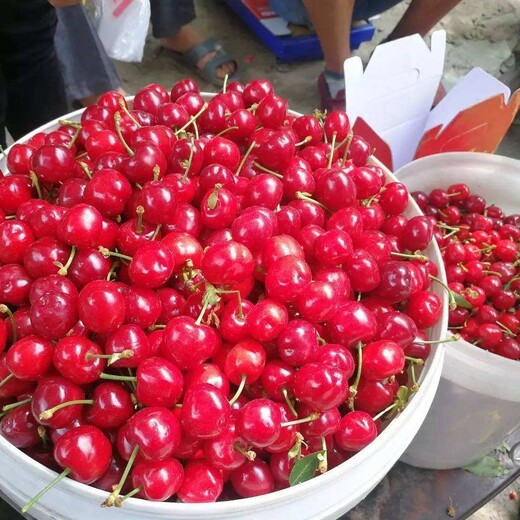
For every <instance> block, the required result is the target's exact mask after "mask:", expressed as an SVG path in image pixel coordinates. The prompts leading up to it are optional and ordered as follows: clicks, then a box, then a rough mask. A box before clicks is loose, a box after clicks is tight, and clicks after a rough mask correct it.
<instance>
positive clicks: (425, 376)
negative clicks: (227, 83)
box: [0, 92, 448, 518]
mask: <svg viewBox="0 0 520 520" xmlns="http://www.w3.org/2000/svg"><path fill="white" fill-rule="evenodd" d="M201 95H202V96H204V97H205V99H209V98H211V97H213V96H214V95H215V94H214V93H204V92H202V93H201ZM127 100H128V101H129V102H131V101H132V100H133V97H128V98H127ZM83 111H84V109H80V110H76V111H74V112H71V113H69V114H66V115H64V116H62V117H60V118H57V119H55V120H54V121H51V122H49V123H47V124H45V125H43V126H41V127H40V128H37V129H36V130H34V131H32V132H31V133H29V134H27V135H26V136H25V137H24V138H23V139H21V140H19V141H17V142H18V143H21V142H26V141H27V140H28V139H30V138H31V137H32V136H34V135H35V134H37V133H39V132H45V131H49V130H51V129H54V128H57V126H59V121H60V120H62V119H67V120H72V121H74V120H76V121H77V120H79V119H80V117H81V114H82V113H83ZM290 115H293V116H296V117H298V116H300V115H301V114H299V113H297V112H294V111H290ZM10 148H11V147H9V148H8V149H7V150H6V151H5V154H4V155H5V156H6V155H7V154H8V153H9V150H10ZM1 162H2V156H1V155H0V163H1ZM372 162H373V163H375V164H377V165H379V166H381V167H382V168H383V169H384V170H385V173H386V174H387V176H388V177H389V181H390V182H396V181H397V179H396V178H395V176H394V175H393V174H391V173H390V172H389V171H388V170H387V169H386V168H385V167H384V166H383V165H381V164H380V163H379V162H378V161H377V160H375V161H374V160H373V161H372ZM406 212H407V213H408V214H422V213H421V211H420V209H419V207H418V206H417V204H416V203H415V201H413V199H411V198H410V201H409V206H408V208H407V210H406ZM428 256H429V257H430V258H431V259H433V260H434V261H435V263H436V265H437V267H438V269H439V277H440V278H441V279H442V280H443V281H445V272H444V267H443V265H442V261H441V255H440V250H439V248H438V246H437V244H436V243H432V244H431V245H430V246H429V248H428ZM440 295H441V297H442V298H443V302H444V309H443V314H442V317H441V319H440V321H439V322H438V323H437V324H436V326H435V327H434V328H433V331H434V334H433V338H434V339H439V338H441V337H442V335H443V333H444V331H445V330H446V325H447V320H448V310H447V304H446V299H447V298H446V296H445V294H444V291H442V292H441V293H440ZM443 360H444V346H443V345H439V346H437V347H436V348H434V349H432V353H431V355H430V357H429V358H428V360H427V362H426V365H425V367H424V370H423V371H422V373H421V376H420V378H419V383H420V384H421V389H420V390H419V393H418V394H417V395H415V396H414V398H413V399H412V400H411V401H410V402H409V404H408V406H407V407H406V408H405V410H404V411H403V412H402V413H401V414H400V415H399V416H398V417H397V418H396V419H394V420H393V421H392V422H391V423H390V424H389V425H388V426H387V427H386V428H385V430H384V431H382V432H381V433H380V435H378V437H377V438H376V439H375V440H374V441H373V442H372V443H371V444H369V445H368V446H367V447H366V448H364V449H363V450H362V451H360V452H359V453H357V454H356V455H354V456H353V457H351V458H350V459H348V460H347V461H345V462H343V463H342V464H340V465H339V466H337V467H336V468H333V469H331V470H329V471H327V472H326V473H324V474H323V475H321V476H320V477H319V478H315V479H311V480H309V481H307V482H304V483H302V484H299V485H298V486H295V487H291V488H287V489H283V490H279V491H275V492H273V493H269V494H267V495H262V496H259V497H252V498H242V499H238V500H231V501H228V502H216V503H211V504H189V503H172V502H150V501H146V500H142V499H136V498H131V499H129V500H127V501H125V508H124V511H125V512H126V513H129V516H130V514H131V516H132V517H134V515H136V514H139V513H141V514H146V515H150V514H157V515H160V516H161V517H164V516H165V515H170V516H171V515H179V516H182V517H183V518H202V517H204V516H210V517H213V516H215V517H218V518H226V516H227V515H229V516H232V517H236V516H237V515H239V514H246V513H247V512H248V510H253V509H258V510H259V509H268V510H269V509H272V508H273V507H276V506H277V505H279V504H282V503H286V502H291V501H293V502H294V500H295V499H297V498H298V497H305V496H309V495H314V494H315V493H318V492H319V491H320V489H323V488H325V487H327V486H328V485H330V484H331V483H334V482H336V481H338V480H342V479H343V478H345V477H348V474H349V473H350V472H351V471H352V470H353V469H354V468H356V467H358V466H360V465H361V464H364V463H365V462H366V461H368V460H369V459H370V458H371V457H373V456H374V455H375V454H376V453H377V452H379V451H380V450H383V449H384V448H385V447H386V446H387V445H389V444H390V445H392V446H393V447H394V448H395V450H396V451H398V452H399V454H401V453H402V452H403V451H404V450H405V449H406V447H407V446H408V444H409V443H410V442H411V441H412V439H413V436H414V435H415V433H416V432H417V431H418V429H419V427H420V425H421V424H422V422H423V420H424V418H425V416H426V413H427V411H428V409H429V407H430V405H431V403H432V401H433V398H434V395H435V390H436V388H437V386H438V383H439V379H440V371H441V367H442V364H443ZM418 417H420V420H418V421H414V419H417V418H418ZM413 423H416V424H414V426H413V427H412V424H413ZM403 426H407V428H406V433H407V436H408V438H407V439H406V442H398V440H399V433H400V432H401V430H402V429H403ZM412 429H413V433H411V431H412ZM401 441H402V439H401ZM0 453H4V454H5V455H7V456H8V457H9V458H11V459H12V460H13V461H15V462H16V463H17V464H23V465H25V466H26V467H28V471H27V472H28V473H29V469H30V474H31V475H37V476H38V477H40V478H42V479H47V480H50V479H52V478H53V477H54V476H55V475H56V473H55V472H54V471H52V470H50V469H48V468H46V467H45V466H43V465H41V464H40V463H38V462H36V461H35V460H33V459H31V458H30V457H29V456H27V455H26V454H25V453H23V452H22V451H20V450H19V449H17V448H15V447H14V446H13V445H11V444H10V443H9V442H7V441H6V440H5V439H4V438H3V437H1V436H0ZM398 458H399V457H390V458H389V457H386V458H385V459H384V460H383V461H379V463H380V465H381V466H382V467H379V466H378V467H377V468H374V470H373V476H375V475H377V478H373V479H372V480H371V481H370V482H369V483H368V484H367V483H364V488H362V489H360V490H357V491H358V493H357V496H358V502H359V501H360V500H362V499H363V498H364V497H365V496H366V495H367V494H368V493H369V492H370V491H371V490H372V489H373V488H374V487H375V486H376V485H377V484H378V483H379V482H380V480H381V479H382V478H383V477H384V476H385V475H386V473H387V472H388V471H389V470H390V468H391V467H392V466H393V465H394V463H395V462H396V461H397V459H398ZM0 472H1V469H0ZM0 477H1V473H0ZM57 488H58V489H60V490H63V491H66V492H68V493H69V494H73V495H79V496H81V497H82V498H84V499H88V500H89V501H92V502H97V503H101V502H102V501H103V500H104V499H105V498H106V492H104V491H101V490H98V489H96V488H93V487H91V486H86V485H84V484H80V483H79V482H76V481H74V480H72V479H64V480H62V481H61V482H60V483H59V484H58V486H57ZM316 496H317V495H316ZM27 498H29V497H27ZM347 498H348V497H346V498H345V500H344V502H345V501H347ZM302 499H303V498H302ZM356 503H357V502H356ZM79 505H80V504H79ZM37 506H38V505H36V506H35V509H37V508H38V507H37ZM336 506H337V504H336ZM351 507H353V506H351ZM41 509H42V511H46V512H47V511H48V509H47V508H46V507H45V506H42V507H41ZM333 509H334V510H337V507H335V508H328V509H327V510H325V508H324V509H323V511H322V513H321V514H320V518H324V517H325V516H327V515H330V514H331V513H333ZM53 514H54V513H53ZM324 515H325V516H324Z"/></svg>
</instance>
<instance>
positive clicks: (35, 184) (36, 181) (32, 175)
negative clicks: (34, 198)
mask: <svg viewBox="0 0 520 520" xmlns="http://www.w3.org/2000/svg"><path fill="white" fill-rule="evenodd" d="M29 178H30V179H31V182H32V185H33V188H34V189H35V190H36V193H37V194H38V198H39V199H43V195H42V189H41V188H40V181H39V179H38V176H37V175H36V174H35V173H34V172H33V171H32V170H31V171H30V172H29Z"/></svg>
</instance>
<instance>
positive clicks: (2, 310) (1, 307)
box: [0, 303, 18, 343]
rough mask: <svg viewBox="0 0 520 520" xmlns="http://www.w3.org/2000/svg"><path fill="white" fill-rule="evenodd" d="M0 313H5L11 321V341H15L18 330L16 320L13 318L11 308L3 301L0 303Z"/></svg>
mask: <svg viewBox="0 0 520 520" xmlns="http://www.w3.org/2000/svg"><path fill="white" fill-rule="evenodd" d="M0 314H7V317H8V318H9V321H10V322H11V329H12V336H13V343H16V341H17V340H18V331H17V327H16V320H15V319H14V316H13V313H12V311H11V309H10V308H9V307H8V306H7V305H6V304H5V303H1V304H0Z"/></svg>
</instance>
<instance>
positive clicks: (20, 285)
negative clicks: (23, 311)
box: [0, 264, 32, 306]
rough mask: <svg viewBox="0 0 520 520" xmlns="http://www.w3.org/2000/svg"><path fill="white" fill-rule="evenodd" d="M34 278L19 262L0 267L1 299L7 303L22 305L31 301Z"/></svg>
mask: <svg viewBox="0 0 520 520" xmlns="http://www.w3.org/2000/svg"><path fill="white" fill-rule="evenodd" d="M31 284H32V278H31V277H30V276H29V273H27V271H26V270H25V269H24V268H23V267H22V266H21V265H18V264H7V265H3V266H1V267H0V301H1V302H2V303H5V304H6V305H16V306H20V305H23V304H25V303H27V302H28V301H29V292H30V290H31Z"/></svg>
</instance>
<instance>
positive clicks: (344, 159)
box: [341, 130, 354, 166]
mask: <svg viewBox="0 0 520 520" xmlns="http://www.w3.org/2000/svg"><path fill="white" fill-rule="evenodd" d="M352 139H354V132H353V131H352V130H350V131H349V133H348V134H347V137H346V144H345V151H344V152H343V157H342V158H341V164H342V165H343V166H345V163H346V162H347V157H348V152H349V150H350V143H352Z"/></svg>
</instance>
